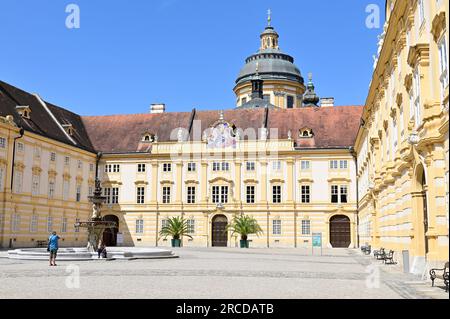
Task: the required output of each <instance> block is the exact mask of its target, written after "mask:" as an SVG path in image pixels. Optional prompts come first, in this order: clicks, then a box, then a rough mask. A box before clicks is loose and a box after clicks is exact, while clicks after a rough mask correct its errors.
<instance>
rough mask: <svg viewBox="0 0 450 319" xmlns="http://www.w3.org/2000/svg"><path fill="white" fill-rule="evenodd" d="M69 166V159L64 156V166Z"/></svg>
mask: <svg viewBox="0 0 450 319" xmlns="http://www.w3.org/2000/svg"><path fill="white" fill-rule="evenodd" d="M69 164H70V157H69V156H65V157H64V165H69Z"/></svg>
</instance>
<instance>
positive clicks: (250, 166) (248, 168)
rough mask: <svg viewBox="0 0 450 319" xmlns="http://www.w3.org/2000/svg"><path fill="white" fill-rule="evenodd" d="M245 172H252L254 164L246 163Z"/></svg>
mask: <svg viewBox="0 0 450 319" xmlns="http://www.w3.org/2000/svg"><path fill="white" fill-rule="evenodd" d="M246 166H247V171H254V170H255V162H247V165H246Z"/></svg>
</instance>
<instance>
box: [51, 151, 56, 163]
mask: <svg viewBox="0 0 450 319" xmlns="http://www.w3.org/2000/svg"><path fill="white" fill-rule="evenodd" d="M50 162H56V153H55V152H51V153H50Z"/></svg>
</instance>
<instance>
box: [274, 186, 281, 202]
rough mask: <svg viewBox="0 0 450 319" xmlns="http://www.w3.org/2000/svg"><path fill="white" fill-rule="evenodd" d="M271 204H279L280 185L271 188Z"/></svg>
mask: <svg viewBox="0 0 450 319" xmlns="http://www.w3.org/2000/svg"><path fill="white" fill-rule="evenodd" d="M272 202H273V203H274V204H278V203H281V186H280V185H274V186H272Z"/></svg>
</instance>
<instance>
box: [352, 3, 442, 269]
mask: <svg viewBox="0 0 450 319" xmlns="http://www.w3.org/2000/svg"><path fill="white" fill-rule="evenodd" d="M387 18H388V19H387V22H386V25H385V30H384V33H383V35H382V39H383V40H382V41H383V42H382V43H380V49H381V50H380V52H379V57H378V62H377V64H376V68H375V71H374V75H373V78H372V82H371V86H370V90H369V95H368V98H367V101H366V105H365V108H364V112H363V125H362V127H361V129H360V131H359V133H358V138H357V141H356V146H355V148H356V151H357V153H358V186H359V211H358V217H359V232H358V233H359V236H360V242H361V243H362V244H364V243H369V244H371V245H372V247H373V248H380V247H384V248H386V249H392V250H394V251H396V252H397V254H398V255H397V256H398V260H399V261H400V263H403V258H402V257H401V254H402V251H408V253H409V256H410V260H409V263H410V267H411V269H410V270H411V271H412V272H415V273H422V272H423V271H424V270H426V269H427V268H429V267H431V266H436V265H439V266H442V263H443V262H444V261H447V260H448V249H449V238H448V234H449V224H448V200H449V199H448V170H449V168H448V165H449V158H448V154H449V153H448V152H449V151H448V150H449V148H448V147H449V145H448V62H447V59H448V50H447V48H448V25H447V21H448V2H446V1H417V0H416V1H391V2H389V3H388V6H387ZM443 57H444V58H443Z"/></svg>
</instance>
